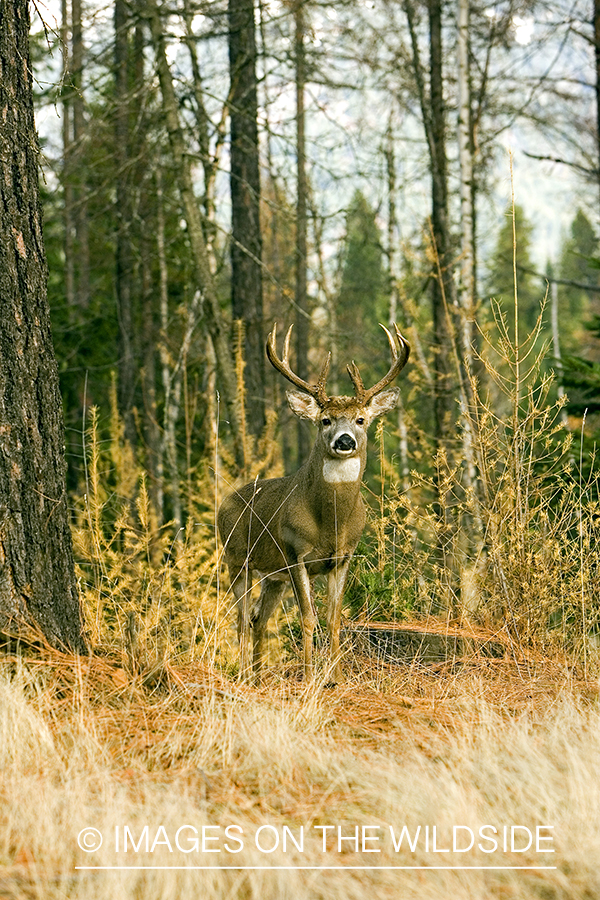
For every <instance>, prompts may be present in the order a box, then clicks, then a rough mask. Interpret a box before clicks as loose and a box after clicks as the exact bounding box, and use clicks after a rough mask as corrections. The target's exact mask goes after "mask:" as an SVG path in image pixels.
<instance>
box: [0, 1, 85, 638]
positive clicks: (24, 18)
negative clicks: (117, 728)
mask: <svg viewBox="0 0 600 900" xmlns="http://www.w3.org/2000/svg"><path fill="white" fill-rule="evenodd" d="M0 71H1V72H2V78H1V79H0V110H2V111H3V114H2V115H0V184H1V185H2V190H1V191H0V303H1V305H2V316H1V318H0V629H1V630H2V631H4V632H6V631H10V632H14V631H18V630H19V626H22V625H23V624H25V623H32V622H33V623H36V624H37V625H38V626H39V627H40V628H41V630H42V631H43V632H44V634H45V635H46V637H47V639H48V640H49V641H50V642H51V643H52V644H53V645H55V646H64V645H66V646H69V647H71V648H73V649H75V650H78V651H84V650H85V641H84V637H83V622H82V616H81V610H80V606H79V597H78V591H77V582H76V579H75V571H74V565H73V546H72V539H71V532H70V529H69V506H68V501H67V493H66V483H65V472H66V465H65V434H64V423H63V412H62V403H61V398H60V392H59V386H58V371H57V366H56V359H55V356H54V349H53V347H52V339H51V335H50V317H49V310H48V302H47V269H46V259H45V252H44V241H43V236H42V218H41V209H40V202H39V188H38V144H37V136H36V133H35V125H34V119H33V97H32V77H31V66H30V60H29V8H28V4H27V2H26V0H0Z"/></svg>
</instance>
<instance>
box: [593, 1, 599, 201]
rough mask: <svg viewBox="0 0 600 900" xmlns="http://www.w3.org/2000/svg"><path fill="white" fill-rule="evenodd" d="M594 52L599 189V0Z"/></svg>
mask: <svg viewBox="0 0 600 900" xmlns="http://www.w3.org/2000/svg"><path fill="white" fill-rule="evenodd" d="M593 19H594V54H595V59H596V78H595V85H594V87H595V90H596V153H597V159H598V190H599V191H600V0H594V12H593Z"/></svg>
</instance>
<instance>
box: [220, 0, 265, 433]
mask: <svg viewBox="0 0 600 900" xmlns="http://www.w3.org/2000/svg"><path fill="white" fill-rule="evenodd" d="M228 13H229V71H230V79H231V90H230V94H229V116H230V121H231V169H230V185H231V231H232V234H231V238H232V239H231V308H232V315H233V318H234V320H235V319H241V320H242V321H243V323H244V336H245V346H244V355H245V361H246V366H245V370H244V380H245V386H246V395H247V400H248V402H247V404H246V418H247V421H248V426H249V429H250V431H251V433H252V434H254V435H255V436H256V437H258V436H260V435H261V434H262V432H263V430H264V427H265V422H266V418H265V345H264V327H263V296H262V267H261V254H262V238H261V230H260V174H259V158H258V157H259V154H258V125H257V114H258V96H257V86H256V38H255V33H254V0H229V7H228Z"/></svg>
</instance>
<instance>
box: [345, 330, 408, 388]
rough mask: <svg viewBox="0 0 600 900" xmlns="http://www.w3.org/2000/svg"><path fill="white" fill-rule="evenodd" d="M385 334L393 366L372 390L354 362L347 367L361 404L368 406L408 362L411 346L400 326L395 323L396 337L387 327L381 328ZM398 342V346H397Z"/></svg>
mask: <svg viewBox="0 0 600 900" xmlns="http://www.w3.org/2000/svg"><path fill="white" fill-rule="evenodd" d="M381 327H382V328H383V330H384V331H385V333H386V334H387V336H388V341H389V342H390V350H391V351H392V365H391V368H390V370H389V371H388V373H387V375H384V377H383V378H382V379H381V381H378V382H377V384H374V385H373V387H372V388H369V389H368V390H366V388H365V386H364V384H363V380H362V378H361V376H360V372H359V371H358V366H357V365H356V364H355V363H354V362H352V363H350V365H349V366H347V369H348V374H349V375H350V378H351V380H352V384H353V385H354V391H355V393H356V399H357V400H358V401H359V403H361V404H364V405H366V404H367V403H368V402H369V400H371V399H372V398H373V397H374V396H375V394H379V392H380V391H382V390H383V389H384V388H386V387H387V386H388V384H390V382H392V381H393V380H394V378H396V376H397V375H398V374H399V373H400V372H401V371H402V369H403V368H404V366H405V365H406V363H407V361H408V357H409V354H410V344H409V343H408V341H407V340H406V338H403V337H402V335H401V334H400V331H399V329H398V326H397V325H396V323H394V331H395V336H393V335H392V334H391V333H390V332H389V331H388V330H387V328H386V327H385V325H382V326H381ZM396 342H397V345H396Z"/></svg>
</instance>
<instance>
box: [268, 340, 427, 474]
mask: <svg viewBox="0 0 600 900" xmlns="http://www.w3.org/2000/svg"><path fill="white" fill-rule="evenodd" d="M292 327H293V326H290V327H289V329H288V332H287V334H286V336H285V341H284V344H283V356H282V357H281V358H280V357H279V356H278V355H277V349H276V339H277V326H274V327H273V331H272V332H271V334H270V335H269V337H268V340H267V357H268V358H269V361H270V363H271V364H272V365H273V366H274V367H275V368H276V369H277V371H278V372H281V374H282V375H284V376H285V378H287V380H288V381H290V382H291V383H292V384H293V385H295V386H296V387H298V388H300V390H299V391H287V392H286V396H287V400H288V403H289V405H290V408H291V409H292V411H293V412H294V413H295V414H296V415H297V416H299V417H300V418H301V419H309V420H310V421H311V422H313V423H314V424H315V425H316V426H317V427H318V429H319V434H318V438H317V442H316V443H317V445H318V446H319V447H320V449H321V450H322V452H323V454H324V455H325V456H329V457H330V458H332V459H348V458H352V457H358V456H364V454H365V452H366V443H367V428H368V427H369V425H370V424H371V422H372V421H373V420H374V419H376V418H377V417H378V416H380V415H382V414H383V413H385V412H388V411H389V410H391V409H394V408H395V407H396V406H397V405H398V400H399V398H400V390H399V388H391V389H389V390H386V388H387V386H388V385H389V384H390V382H392V381H393V380H394V378H396V376H397V375H398V374H399V373H400V371H401V370H402V369H403V368H404V366H405V365H406V362H407V360H408V356H409V353H410V346H409V344H408V341H406V340H405V338H403V337H402V335H401V334H400V331H399V330H398V326H397V325H394V332H395V334H394V335H392V333H391V332H390V331H388V329H387V328H385V326H384V325H382V326H381V327H382V328H383V330H384V331H385V333H386V334H387V337H388V341H389V344H390V350H391V353H392V365H391V367H390V369H389V371H388V372H387V374H386V375H385V376H384V377H383V378H382V379H381V380H380V381H378V382H377V384H375V385H373V387H371V388H368V389H367V388H365V386H364V384H363V380H362V378H361V375H360V372H359V370H358V367H357V366H356V365H355V363H354V362H352V363H350V365H348V366H347V369H348V374H349V375H350V379H351V381H352V384H353V385H354V393H355V396H354V397H345V396H334V397H330V396H328V394H327V390H326V385H327V375H328V373H329V366H330V363H331V353H329V354H328V356H327V359H326V360H325V362H324V363H323V367H322V369H321V374H320V375H319V378H318V380H317V383H316V384H309V383H308V382H307V381H304V379H302V378H300V377H299V376H298V375H296V373H295V372H293V371H292V369H291V367H290V363H289V350H290V338H291V334H292Z"/></svg>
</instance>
